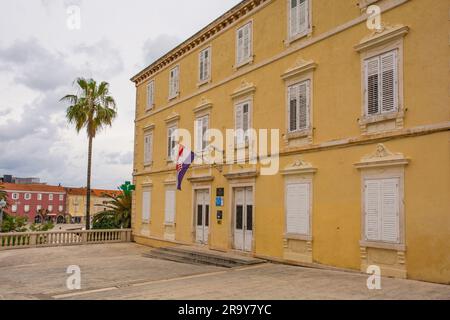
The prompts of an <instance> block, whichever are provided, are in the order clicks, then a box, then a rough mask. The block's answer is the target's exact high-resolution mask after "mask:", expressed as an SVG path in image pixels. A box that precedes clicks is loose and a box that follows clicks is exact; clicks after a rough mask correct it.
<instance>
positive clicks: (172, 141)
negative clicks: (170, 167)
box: [167, 126, 177, 162]
mask: <svg viewBox="0 0 450 320" xmlns="http://www.w3.org/2000/svg"><path fill="white" fill-rule="evenodd" d="M176 130H177V127H176V126H173V127H170V128H169V129H167V157H168V158H169V161H172V162H173V161H175V154H176V149H175V147H176V144H177V138H176V135H175V132H176Z"/></svg>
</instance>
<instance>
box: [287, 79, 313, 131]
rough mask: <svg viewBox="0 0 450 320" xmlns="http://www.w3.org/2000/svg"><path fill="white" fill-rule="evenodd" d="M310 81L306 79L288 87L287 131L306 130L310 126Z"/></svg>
mask: <svg viewBox="0 0 450 320" xmlns="http://www.w3.org/2000/svg"><path fill="white" fill-rule="evenodd" d="M310 86H311V81H310V80H306V81H303V82H300V83H297V84H294V85H292V86H290V87H288V95H289V97H288V101H289V105H288V120H289V123H288V126H289V133H292V132H298V131H303V130H307V129H309V127H310V113H311V111H310V101H311V99H310V92H311V88H310Z"/></svg>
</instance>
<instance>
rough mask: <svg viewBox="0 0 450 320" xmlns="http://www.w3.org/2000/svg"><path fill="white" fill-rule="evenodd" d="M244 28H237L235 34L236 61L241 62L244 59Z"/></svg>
mask: <svg viewBox="0 0 450 320" xmlns="http://www.w3.org/2000/svg"><path fill="white" fill-rule="evenodd" d="M243 51H244V30H243V29H239V30H238V35H237V52H236V54H237V63H238V64H239V63H241V62H242V61H243V60H244V52H243Z"/></svg>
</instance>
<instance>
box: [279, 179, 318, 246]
mask: <svg viewBox="0 0 450 320" xmlns="http://www.w3.org/2000/svg"><path fill="white" fill-rule="evenodd" d="M302 184H303V185H307V186H308V192H309V194H308V204H307V206H308V226H307V227H308V232H307V233H306V234H303V233H297V232H289V229H288V219H287V217H288V192H287V190H288V187H289V186H291V185H302ZM284 205H285V210H284V211H285V212H284V219H285V224H284V230H285V235H286V236H285V237H286V238H305V239H307V240H309V239H311V238H312V210H313V179H312V177H301V176H298V177H291V179H286V181H285V184H284Z"/></svg>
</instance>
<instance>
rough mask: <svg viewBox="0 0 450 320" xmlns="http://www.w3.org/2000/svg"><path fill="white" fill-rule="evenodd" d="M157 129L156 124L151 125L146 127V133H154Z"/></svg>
mask: <svg viewBox="0 0 450 320" xmlns="http://www.w3.org/2000/svg"><path fill="white" fill-rule="evenodd" d="M154 129H155V124H153V123H152V124H149V125H148V126H145V127H144V131H145V132H147V131H152V130H154Z"/></svg>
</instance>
